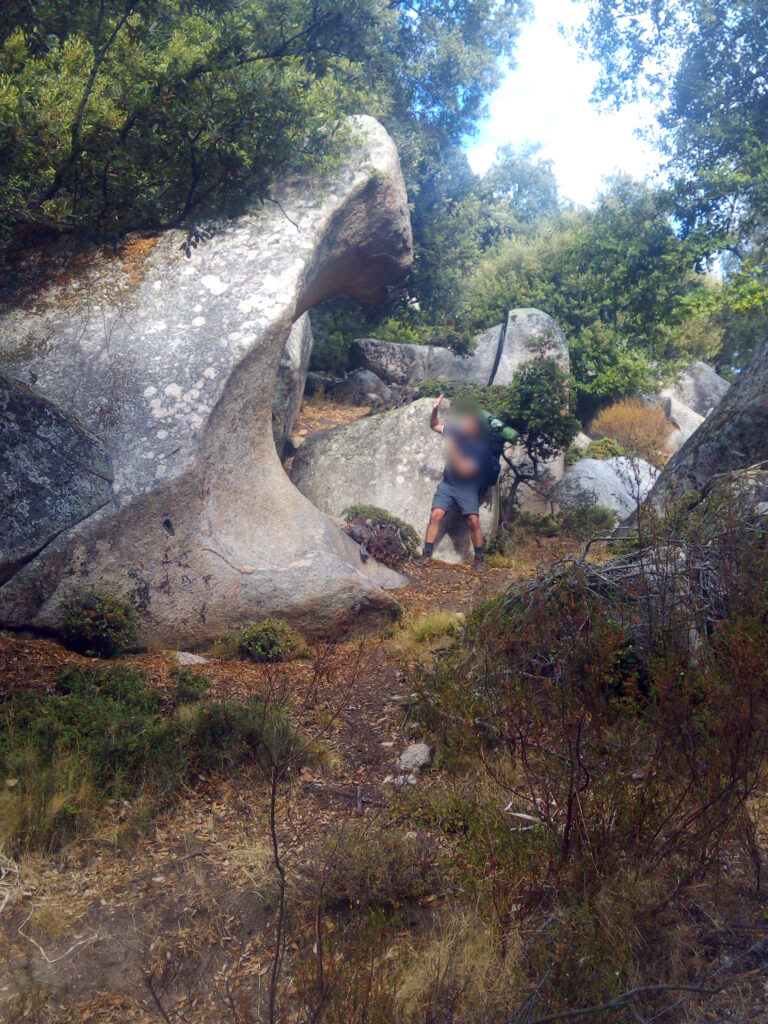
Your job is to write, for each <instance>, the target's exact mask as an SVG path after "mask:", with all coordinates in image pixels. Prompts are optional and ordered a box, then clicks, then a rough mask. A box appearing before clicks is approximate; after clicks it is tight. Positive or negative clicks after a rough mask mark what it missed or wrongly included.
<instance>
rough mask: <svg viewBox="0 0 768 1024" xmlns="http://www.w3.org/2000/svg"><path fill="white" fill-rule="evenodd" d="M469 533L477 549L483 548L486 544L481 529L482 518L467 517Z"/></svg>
mask: <svg viewBox="0 0 768 1024" xmlns="http://www.w3.org/2000/svg"><path fill="white" fill-rule="evenodd" d="M467 522H468V523H469V532H470V533H471V534H472V543H473V544H474V545H475V547H476V548H481V547H482V546H483V544H484V543H485V541H484V539H483V531H482V530H481V529H480V516H467Z"/></svg>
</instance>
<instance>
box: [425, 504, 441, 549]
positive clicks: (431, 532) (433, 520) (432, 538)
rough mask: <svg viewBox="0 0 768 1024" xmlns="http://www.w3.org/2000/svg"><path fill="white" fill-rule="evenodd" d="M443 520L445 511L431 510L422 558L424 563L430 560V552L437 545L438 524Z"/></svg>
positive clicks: (439, 509)
mask: <svg viewBox="0 0 768 1024" xmlns="http://www.w3.org/2000/svg"><path fill="white" fill-rule="evenodd" d="M444 518H445V509H442V508H433V509H432V511H431V513H430V516H429V525H428V526H427V539H426V541H425V542H424V554H423V556H422V557H423V558H424V560H425V561H426V562H429V561H430V560H431V559H432V551H433V550H434V547H435V544H436V543H437V538H438V537H439V536H440V523H441V522H442V521H443V519H444Z"/></svg>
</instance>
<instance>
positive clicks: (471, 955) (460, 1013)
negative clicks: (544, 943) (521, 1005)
mask: <svg viewBox="0 0 768 1024" xmlns="http://www.w3.org/2000/svg"><path fill="white" fill-rule="evenodd" d="M520 945H521V942H520V936H519V934H517V933H516V932H511V933H508V934H500V933H498V932H497V931H494V929H492V928H491V927H489V925H488V924H487V923H486V922H485V921H484V920H483V919H482V918H481V917H479V916H478V915H477V914H475V913H474V912H473V911H471V910H468V909H462V908H458V909H452V910H448V911H446V912H444V913H442V914H441V916H440V918H439V920H438V922H437V924H436V925H435V927H434V928H433V930H432V931H431V932H430V934H429V935H428V936H427V938H426V940H424V941H423V942H420V943H414V944H413V945H412V947H411V951H410V956H409V958H408V963H407V966H406V969H405V972H404V975H403V977H402V980H401V983H400V987H399V989H398V992H397V1002H398V1005H399V1009H400V1012H401V1015H402V1016H401V1017H400V1020H401V1021H402V1022H403V1024H406V1022H408V1024H420V1022H422V1021H432V1020H462V1021H486V1020H495V1019H497V1016H498V1015H499V1014H501V1015H502V1018H503V1015H504V1013H505V1011H508V1010H509V1009H511V1007H512V1005H513V1001H514V1000H515V997H516V994H517V993H518V992H519V991H520V988H521V982H522V975H521V967H520V959H521V958H520ZM502 1018H500V1019H502Z"/></svg>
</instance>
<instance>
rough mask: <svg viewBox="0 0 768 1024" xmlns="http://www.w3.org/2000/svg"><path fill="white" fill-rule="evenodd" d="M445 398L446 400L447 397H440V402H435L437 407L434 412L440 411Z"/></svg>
mask: <svg viewBox="0 0 768 1024" xmlns="http://www.w3.org/2000/svg"><path fill="white" fill-rule="evenodd" d="M444 398H445V395H440V397H439V398H438V400H437V401H436V402H435V405H434V410H435V412H437V410H438V409H439V408H440V406H441V405H442V403H443V399H444Z"/></svg>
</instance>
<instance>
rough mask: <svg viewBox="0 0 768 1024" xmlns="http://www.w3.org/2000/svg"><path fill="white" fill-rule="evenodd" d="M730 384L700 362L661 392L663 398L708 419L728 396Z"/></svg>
mask: <svg viewBox="0 0 768 1024" xmlns="http://www.w3.org/2000/svg"><path fill="white" fill-rule="evenodd" d="M730 387H731V385H730V383H729V382H728V381H727V380H726V379H725V378H724V377H721V376H720V374H719V373H717V372H716V371H715V370H713V369H712V367H711V366H707V364H706V363H703V362H701V361H700V360H698V361H697V362H695V363H694V364H693V365H692V366H691V367H689V369H687V370H685V371H684V372H683V373H681V374H680V376H679V377H678V378H677V380H676V381H675V382H674V384H671V385H670V386H669V387H668V388H665V389H664V390H663V391H662V392H661V397H662V398H666V397H669V398H673V399H675V400H676V401H677V402H680V403H682V404H683V405H686V406H688V408H689V409H693V411H694V412H695V413H697V414H698V415H699V416H701V417H707V416H709V414H710V413H711V412H712V410H713V409H714V408H715V407H716V406H717V405H719V404H720V402H721V401H722V399H723V398H725V396H726V395H727V394H728V391H729V389H730Z"/></svg>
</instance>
